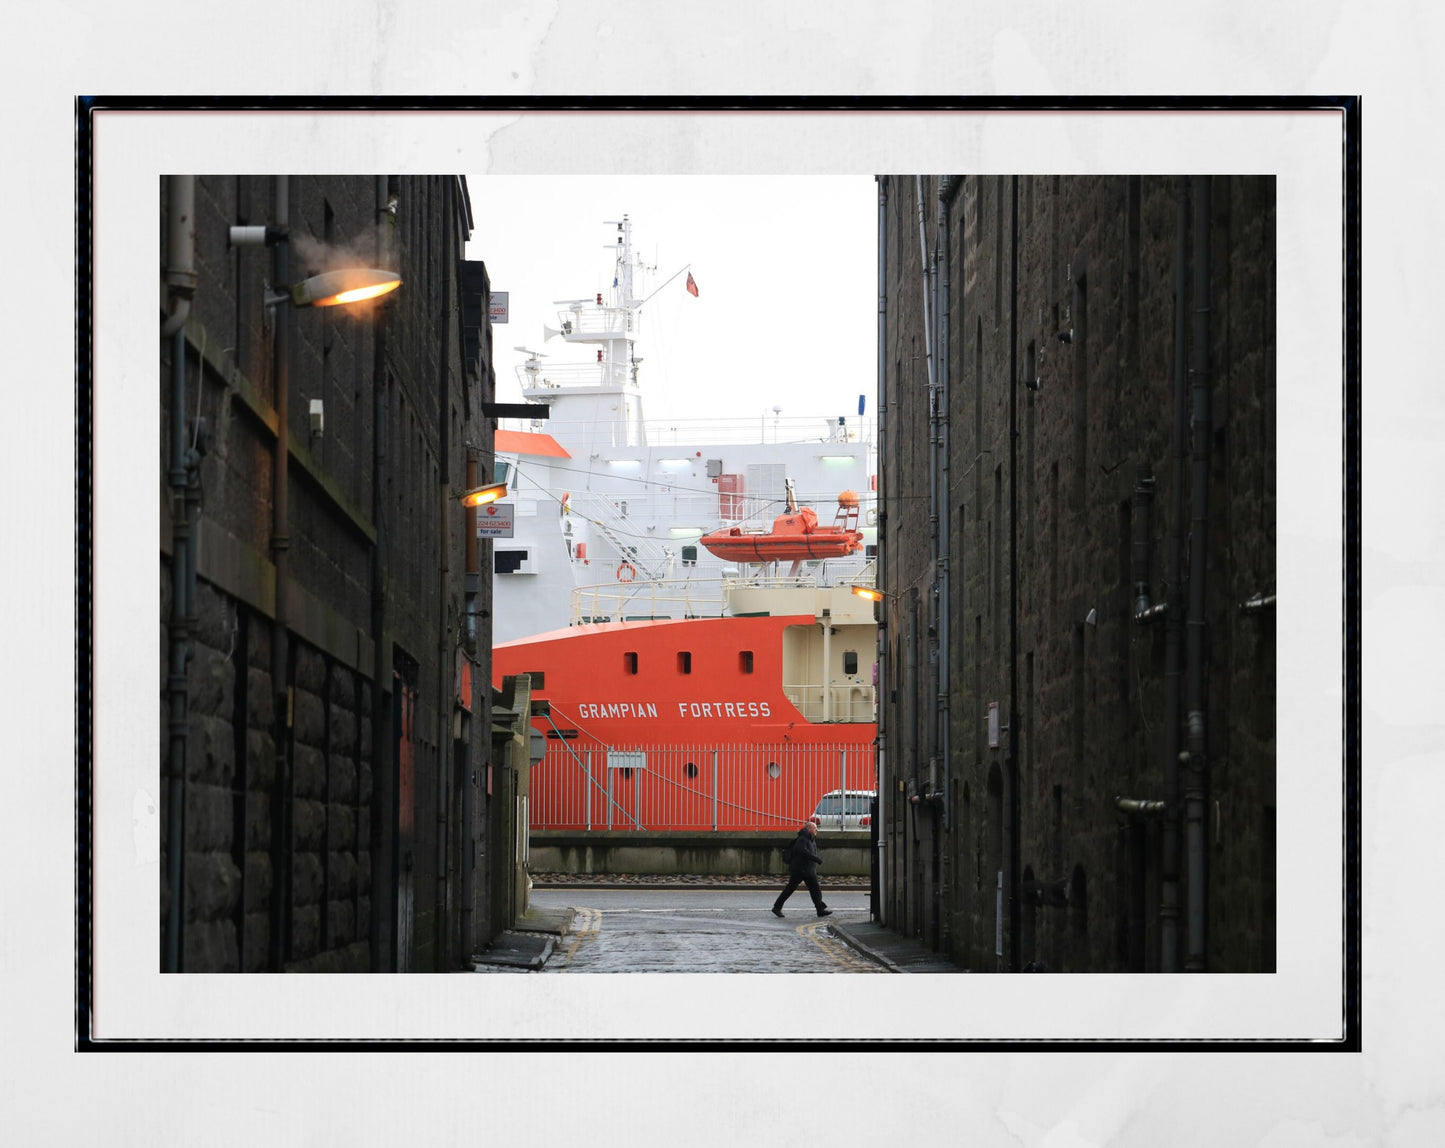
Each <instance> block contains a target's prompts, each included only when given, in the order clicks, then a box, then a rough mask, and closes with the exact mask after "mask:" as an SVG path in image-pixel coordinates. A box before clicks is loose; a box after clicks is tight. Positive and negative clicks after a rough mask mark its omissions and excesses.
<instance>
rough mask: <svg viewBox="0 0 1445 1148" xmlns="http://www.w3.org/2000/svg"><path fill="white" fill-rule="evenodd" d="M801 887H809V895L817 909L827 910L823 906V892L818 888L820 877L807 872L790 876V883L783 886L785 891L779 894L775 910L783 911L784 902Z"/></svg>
mask: <svg viewBox="0 0 1445 1148" xmlns="http://www.w3.org/2000/svg"><path fill="white" fill-rule="evenodd" d="M799 885H807V886H808V893H809V894H810V895H811V896H812V898H813V907H814V908H815V909H819V910H821V909H823V908H825V906H824V904H823V890H822V889H820V888H818V875H817V874H816V873H809V872H807V871H806V870H805V871H803V872H801V873H792V874H790V875H789V876H788V883H787V884H786V885H784V886H783V891H782V892H781V893H779V894H778V899H777V900H776V901H774V902H773V908H774V909H781V908H782V907H783V902H784V901H786V900H787V899H788V898H789V897H791V896H792V895H793V890H794V889H796V888H797V887H798V886H799Z"/></svg>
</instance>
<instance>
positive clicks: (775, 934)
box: [532, 882, 885, 973]
mask: <svg viewBox="0 0 1445 1148" xmlns="http://www.w3.org/2000/svg"><path fill="white" fill-rule="evenodd" d="M776 892H777V882H773V883H771V884H770V885H769V886H768V887H767V889H766V891H764V890H763V889H717V888H712V889H698V890H691V889H684V890H679V889H658V888H636V889H597V888H589V889H576V890H563V889H538V890H535V891H534V892H533V894H532V900H533V903H534V904H535V905H536V906H537V907H538V908H540V909H552V908H560V907H564V906H565V907H570V908H572V909H574V910H575V917H574V919H573V922H572V927H571V929H570V931H569V932H567V933H566V934H565V935H563V936H562V937H561V938H560V939H559V941H558V944H557V948H556V951H555V952H554V953H553V954H552V956H551V958H550V959H549V960H548V962H547V965H546V968H545V970H544V971H546V972H548V973H665V972H677V973H879V972H884V971H885V970H884V968H883V967H882V966H881V965H879V964H877V963H875V962H873V961H870V960H868V959H867V958H866V957H863V956H861V955H860V954H858V953H857V952H855V951H854V950H853V949H851V948H849V947H848V946H847V945H846V944H844V943H843V942H842V941H841V940H839V939H838V938H837V937H836V936H834V935H833V933H832V931H831V929H830V923H831V922H834V921H837V922H861V921H864V920H866V918H867V912H868V905H867V890H866V889H844V888H839V889H836V890H833V891H827V890H825V892H824V896H825V897H826V898H827V899H828V905H829V907H830V908H831V909H832V910H833V915H832V916H830V917H827V918H819V917H818V916H816V915H815V914H814V912H813V909H812V906H811V904H809V902H808V899H807V893H806V890H800V891H799V892H798V893H797V894H795V895H794V897H793V898H791V899H790V900H789V902H788V904H787V905H786V906H784V911H785V913H786V916H785V917H784V918H783V919H782V920H779V919H778V918H776V917H774V916H773V915H772V913H771V912H770V911H769V910H770V907H771V905H772V900H773V897H774V896H776Z"/></svg>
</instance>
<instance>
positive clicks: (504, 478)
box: [492, 458, 512, 486]
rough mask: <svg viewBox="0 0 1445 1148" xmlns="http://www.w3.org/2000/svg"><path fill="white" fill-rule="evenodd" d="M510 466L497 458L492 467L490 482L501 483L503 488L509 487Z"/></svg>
mask: <svg viewBox="0 0 1445 1148" xmlns="http://www.w3.org/2000/svg"><path fill="white" fill-rule="evenodd" d="M511 478H512V464H511V463H510V462H508V461H507V460H506V459H503V458H499V459H497V461H496V463H495V464H494V465H493V466H492V481H493V482H496V483H501V484H502V485H503V486H509V485H511Z"/></svg>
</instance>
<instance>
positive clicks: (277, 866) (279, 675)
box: [270, 175, 292, 972]
mask: <svg viewBox="0 0 1445 1148" xmlns="http://www.w3.org/2000/svg"><path fill="white" fill-rule="evenodd" d="M275 216H276V221H275V222H276V227H277V229H278V231H279V232H280V235H281V238H279V239H278V241H277V242H276V244H275V246H274V247H273V248H272V252H273V270H272V275H273V278H274V282H275V286H276V290H277V291H284V290H285V289H286V287H287V286H288V285H289V284H290V282H291V241H290V238H289V234H290V225H291V180H290V177H289V176H285V175H278V176H277V177H276V211H275ZM275 325H276V326H275V341H274V344H273V354H274V356H275V372H274V373H275V379H276V382H275V403H276V442H275V448H274V452H273V455H272V464H271V486H272V491H271V562H272V565H273V567H274V568H275V572H276V604H275V614H274V618H273V621H272V624H271V697H272V701H273V702H274V710H275V725H274V730H275V742H274V751H275V755H276V789H275V796H274V798H273V803H272V812H273V816H272V822H271V858H272V873H273V874H274V875H275V879H274V883H273V885H272V895H271V906H272V908H271V943H270V949H271V951H270V958H271V961H270V964H271V969H272V971H273V972H280V971H281V969H282V965H283V962H284V961H285V960H286V957H287V954H288V953H289V951H290V948H291V938H290V935H289V934H290V925H291V921H290V914H288V913H287V912H286V904H287V902H288V900H289V898H290V896H291V860H292V858H291V812H292V810H291V754H290V745H289V741H288V739H289V737H290V729H291V705H290V690H289V688H288V687H287V682H286V667H287V662H288V657H287V642H288V633H287V628H288V625H289V616H288V611H287V605H288V602H287V593H286V582H287V567H288V563H287V560H286V558H287V551H288V550H289V548H290V546H291V538H290V533H289V531H290V526H289V519H290V510H289V503H288V499H287V493H288V491H287V470H288V463H289V457H290V450H291V435H290V429H291V417H290V410H291V406H290V377H291V304H290V303H278V304H276V310H275Z"/></svg>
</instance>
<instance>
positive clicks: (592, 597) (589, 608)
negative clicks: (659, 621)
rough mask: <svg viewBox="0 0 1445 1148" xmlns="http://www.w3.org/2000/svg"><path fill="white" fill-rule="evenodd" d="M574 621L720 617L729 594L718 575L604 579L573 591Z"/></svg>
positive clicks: (636, 620)
mask: <svg viewBox="0 0 1445 1148" xmlns="http://www.w3.org/2000/svg"><path fill="white" fill-rule="evenodd" d="M571 606H572V608H571V624H572V625H574V626H577V625H582V624H583V623H586V622H626V621H633V622H639V621H646V620H650V619H654V618H720V617H722V616H723V615H724V614H725V613H727V598H726V596H725V594H724V593H723V587H722V583H721V582H720V581H719V580H718V579H713V578H708V579H687V578H675V579H674V578H656V579H649V580H646V581H632V582H602V583H598V584H597V585H594V586H579V587H577V588H576V589H574V590H573V591H572V603H571Z"/></svg>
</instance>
